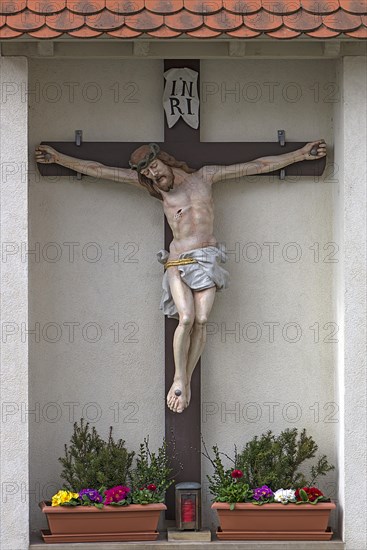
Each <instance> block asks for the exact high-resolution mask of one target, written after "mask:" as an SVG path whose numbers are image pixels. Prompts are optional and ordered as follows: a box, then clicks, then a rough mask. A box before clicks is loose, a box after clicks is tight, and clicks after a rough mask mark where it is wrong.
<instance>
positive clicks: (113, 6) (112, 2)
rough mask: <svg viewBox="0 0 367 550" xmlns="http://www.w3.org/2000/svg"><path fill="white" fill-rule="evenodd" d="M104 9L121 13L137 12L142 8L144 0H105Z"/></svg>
mask: <svg viewBox="0 0 367 550" xmlns="http://www.w3.org/2000/svg"><path fill="white" fill-rule="evenodd" d="M106 9H108V10H109V11H112V12H113V13H120V14H121V15H128V14H130V13H138V12H140V11H142V10H143V9H144V0H106Z"/></svg>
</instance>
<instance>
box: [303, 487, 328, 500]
mask: <svg viewBox="0 0 367 550" xmlns="http://www.w3.org/2000/svg"><path fill="white" fill-rule="evenodd" d="M302 489H303V491H304V492H305V493H306V495H307V497H308V500H309V501H310V502H315V500H316V499H317V498H318V497H323V496H324V494H323V493H322V492H321V491H320V489H318V488H317V487H302ZM299 492H300V489H297V490H296V499H297V500H298V501H301V500H302V498H301V496H300V494H299Z"/></svg>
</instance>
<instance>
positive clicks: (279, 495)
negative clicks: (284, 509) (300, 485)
mask: <svg viewBox="0 0 367 550" xmlns="http://www.w3.org/2000/svg"><path fill="white" fill-rule="evenodd" d="M274 500H275V502H281V503H282V504H287V502H296V491H294V490H293V489H278V490H277V491H275V493H274Z"/></svg>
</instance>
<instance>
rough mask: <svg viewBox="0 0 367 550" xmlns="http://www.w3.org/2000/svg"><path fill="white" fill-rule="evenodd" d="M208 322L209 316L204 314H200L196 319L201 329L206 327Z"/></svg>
mask: <svg viewBox="0 0 367 550" xmlns="http://www.w3.org/2000/svg"><path fill="white" fill-rule="evenodd" d="M207 322H208V316H207V315H205V314H204V313H200V314H198V315H196V317H195V324H196V325H198V326H201V327H205V325H206V324H207Z"/></svg>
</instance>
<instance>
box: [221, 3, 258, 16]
mask: <svg viewBox="0 0 367 550" xmlns="http://www.w3.org/2000/svg"><path fill="white" fill-rule="evenodd" d="M223 1H224V7H225V9H226V10H227V11H230V12H233V13H240V14H241V15H244V14H246V13H255V12H257V11H259V10H261V0H223Z"/></svg>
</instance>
